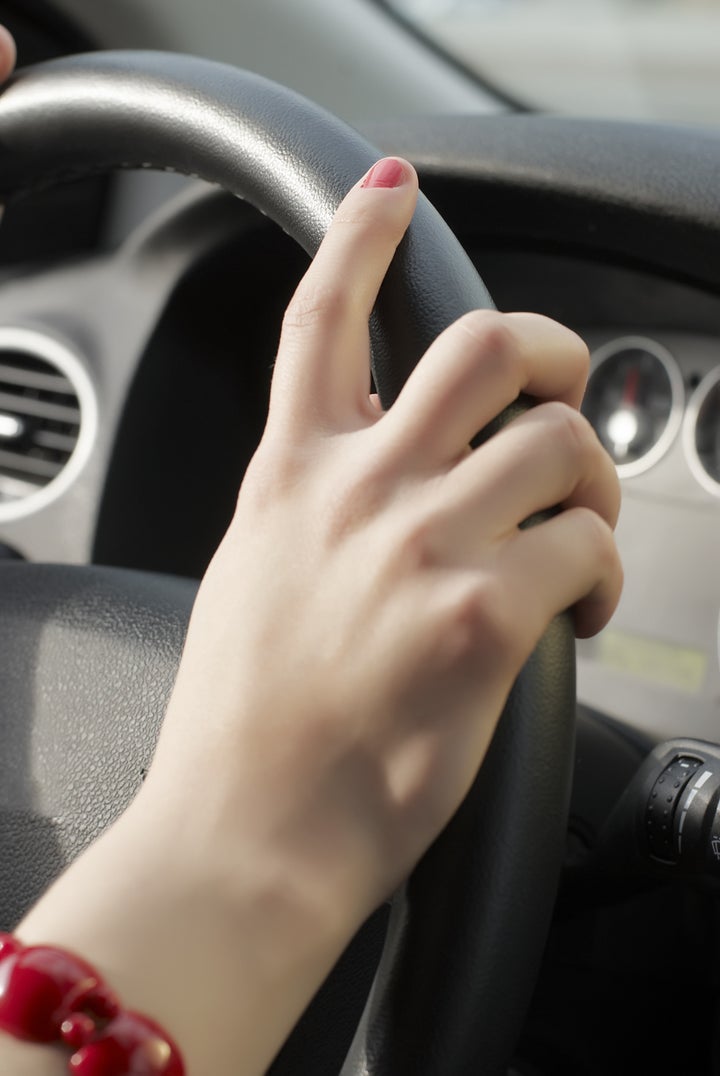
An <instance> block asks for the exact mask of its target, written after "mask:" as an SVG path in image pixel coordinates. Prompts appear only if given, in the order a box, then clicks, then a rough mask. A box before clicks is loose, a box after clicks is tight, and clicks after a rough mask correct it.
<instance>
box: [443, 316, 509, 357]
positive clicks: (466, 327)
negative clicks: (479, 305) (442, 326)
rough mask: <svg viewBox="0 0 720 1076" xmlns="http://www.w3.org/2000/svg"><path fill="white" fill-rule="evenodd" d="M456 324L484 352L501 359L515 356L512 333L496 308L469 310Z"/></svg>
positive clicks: (506, 321)
mask: <svg viewBox="0 0 720 1076" xmlns="http://www.w3.org/2000/svg"><path fill="white" fill-rule="evenodd" d="M456 325H457V327H458V329H459V330H460V331H462V332H464V333H465V334H466V335H468V336H469V337H470V338H471V340H472V342H473V343H474V344H475V346H476V347H477V348H479V349H480V350H481V351H482V352H483V353H484V354H487V355H490V356H493V357H495V358H496V359H500V360H503V361H513V360H514V359H515V358H516V355H515V351H516V347H515V343H516V341H515V336H514V333H513V331H512V329H511V327H510V323H509V321H508V319H507V318H506V316H505V315H504V314H500V313H498V311H497V310H471V311H470V312H469V313H467V314H463V316H462V317H461V318H460V319H459V320H458V321H457V322H456Z"/></svg>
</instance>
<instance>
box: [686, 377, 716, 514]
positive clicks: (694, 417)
mask: <svg viewBox="0 0 720 1076" xmlns="http://www.w3.org/2000/svg"><path fill="white" fill-rule="evenodd" d="M718 382H720V366H716V367H714V369H712V370H711V371H710V373H708V374H706V375H705V377H704V378H703V379H702V381H701V382H700V384H699V385H698V387H697V388H696V389H695V391H694V392H693V394H692V396H691V397H690V400H689V401H688V405H687V410H686V412H685V421H684V423H683V448H684V450H685V458H686V459H687V462H688V466H689V468H690V470H691V471H692V474H693V477H694V478H695V479H696V480H697V481H698V482H699V483H700V485H701V486H702V487H703V489H704V490H706V491H707V492H708V493H711V494H712V495H713V497H720V482H717V481H716V480H715V479H714V478H713V477H712V475H710V474H708V472H707V471H706V470H705V467H704V465H703V462H702V460H701V459H700V457H699V455H698V451H697V446H696V444H695V431H696V429H697V424H698V418H699V417H700V408H701V407H702V405H703V404H704V403H705V400H706V399H707V397H708V395H709V394H710V392H711V391H712V390H713V389H714V388H715V386H716V385H717V384H718Z"/></svg>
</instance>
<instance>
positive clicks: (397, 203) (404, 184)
mask: <svg viewBox="0 0 720 1076" xmlns="http://www.w3.org/2000/svg"><path fill="white" fill-rule="evenodd" d="M416 199H417V176H416V174H415V170H414V168H413V167H412V165H411V164H409V163H408V162H407V161H404V160H401V159H400V158H395V157H388V158H384V159H383V160H381V161H378V163H377V164H376V165H374V166H373V168H371V169H370V171H369V172H368V173H367V175H366V176H365V177H364V178H363V179H362V180H360V181H359V182H358V183H356V185H355V186H354V187H353V188H352V189H351V190H350V192H349V193H348V194H347V196H346V197H345V198H344V200H343V201H342V203H341V204H340V206H339V208H338V210H337V212H336V214H335V217H334V219H333V221H332V224H331V225H330V228H329V230H328V232H327V235H326V236H325V238H324V240H323V242H322V244H321V245H320V248H319V250H318V252H317V254H316V255H315V258H314V260H313V262H312V264H311V266H310V268H309V269H308V271H307V273H306V274H305V276H304V277H303V279H302V281H301V282H300V285H299V286H298V288H297V291H296V292H295V295H294V296H293V298H292V300H291V301H290V305H289V306H288V309H287V313H286V315H285V319H284V322H283V330H282V335H281V339H280V348H279V352H278V358H277V364H276V368H275V376H274V379H273V394H272V397H271V401H272V402H271V415H272V411H273V409H274V410H275V411H278V410H279V411H281V412H282V415H283V417H282V421H283V422H290V423H291V424H292V423H294V422H297V421H298V420H299V421H300V422H301V423H304V422H307V419H308V417H310V418H311V420H312V421H313V422H317V421H320V422H321V423H322V424H323V425H330V426H335V427H337V426H341V427H346V426H347V425H348V424H352V425H357V421H358V418H359V417H361V416H364V418H365V419H366V420H367V418H368V416H369V414H371V408H370V405H369V402H368V393H369V388H370V352H369V332H368V322H369V318H370V314H371V312H372V308H373V305H374V303H375V300H376V298H377V293H378V290H379V288H380V285H381V283H382V281H383V278H384V276H385V273H386V272H387V269H388V267H389V265H390V262H391V261H392V257H393V254H394V253H395V250H396V248H397V245H398V243H399V242H400V240H401V239H402V237H403V235H404V233H405V230H406V228H407V226H408V224H409V223H410V219H411V217H412V214H413V211H414V208H415V202H416Z"/></svg>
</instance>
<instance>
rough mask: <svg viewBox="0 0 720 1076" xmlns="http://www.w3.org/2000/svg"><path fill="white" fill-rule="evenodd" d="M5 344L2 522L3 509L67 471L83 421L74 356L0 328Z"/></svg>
mask: <svg viewBox="0 0 720 1076" xmlns="http://www.w3.org/2000/svg"><path fill="white" fill-rule="evenodd" d="M0 339H2V344H0V419H4V427H3V428H4V433H5V436H4V437H0V518H2V512H3V507H4V505H12V504H13V503H15V504H17V503H18V502H22V501H23V500H25V499H26V498H30V499H32V497H33V494H37V493H39V492H40V491H41V490H43V489H44V488H45V486H47V485H48V484H49V483H51V482H52V481H53V480H54V479H56V478H57V477H58V476H59V475H60V474H62V473H63V472H64V471H65V468H66V467H67V465H68V463H69V461H70V459H71V458H72V456H73V453H74V452H75V449H76V447H77V443H78V438H79V436H80V424H81V421H82V418H83V416H82V414H81V409H80V399H79V395H78V391H77V389H76V386H75V378H74V377H73V376H72V369H73V365H76V366H78V367H79V364H78V360H77V358H76V357H75V356H74V355H73V354H72V353H71V352H70V351H66V350H65V349H64V348H63V347H62V345H60V344H59V343H58V342H57V341H53V340H50V338H45V337H44V336H43V335H42V334H39V333H34V332H30V331H29V330H28V331H25V330H22V329H17V330H13V329H11V328H5V329H2V327H0ZM79 373H80V370H79V369H78V374H79ZM13 421H15V425H13Z"/></svg>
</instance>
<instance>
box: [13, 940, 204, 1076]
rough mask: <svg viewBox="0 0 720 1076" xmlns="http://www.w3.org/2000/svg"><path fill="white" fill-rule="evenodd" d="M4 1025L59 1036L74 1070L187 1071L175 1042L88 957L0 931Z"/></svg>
mask: <svg viewBox="0 0 720 1076" xmlns="http://www.w3.org/2000/svg"><path fill="white" fill-rule="evenodd" d="M0 1031H5V1032H7V1033H8V1034H9V1035H12V1036H14V1037H15V1038H17V1039H24V1040H25V1041H26V1042H38V1043H47V1044H53V1043H54V1044H57V1043H60V1044H62V1045H65V1046H67V1047H69V1048H70V1049H71V1050H72V1051H73V1053H72V1056H71V1057H70V1059H69V1061H68V1071H69V1072H71V1073H74V1074H75V1076H185V1066H184V1064H183V1061H182V1057H181V1056H180V1051H179V1050H178V1048H177V1046H176V1045H175V1043H174V1042H173V1041H172V1039H171V1038H170V1037H169V1035H167V1034H166V1033H165V1032H164V1031H163V1029H162V1028H161V1027H160V1026H159V1025H158V1024H156V1023H155V1021H154V1020H150V1019H149V1018H148V1017H147V1016H142V1015H141V1014H140V1013H136V1012H130V1011H128V1010H127V1009H123V1008H122V1006H121V1004H120V1001H119V999H118V998H117V997H116V996H115V994H114V993H113V992H112V991H111V990H110V989H109V988H108V986H107V985H106V984H105V983H104V982H103V980H102V978H101V976H100V975H98V973H97V971H95V969H94V968H93V967H91V965H90V964H88V963H87V961H85V960H81V959H80V957H78V956H75V955H74V954H73V953H68V952H67V951H66V950H64V949H56V948H54V947H52V946H48V945H34V946H24V945H23V944H22V943H21V942H19V941H18V940H17V938H15V937H13V936H12V935H11V934H0Z"/></svg>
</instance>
